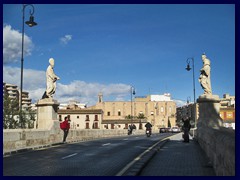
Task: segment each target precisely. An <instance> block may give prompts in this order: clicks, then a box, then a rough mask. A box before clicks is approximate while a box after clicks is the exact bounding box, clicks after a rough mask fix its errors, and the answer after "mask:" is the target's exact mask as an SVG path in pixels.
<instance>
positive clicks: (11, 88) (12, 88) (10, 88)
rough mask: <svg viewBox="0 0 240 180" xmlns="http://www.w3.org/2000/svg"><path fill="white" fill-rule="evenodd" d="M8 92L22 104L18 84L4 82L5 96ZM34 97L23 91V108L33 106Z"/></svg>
mask: <svg viewBox="0 0 240 180" xmlns="http://www.w3.org/2000/svg"><path fill="white" fill-rule="evenodd" d="M4 94H7V95H8V97H9V98H10V99H16V100H17V101H18V103H19V104H20V91H19V89H18V86H17V85H14V84H8V83H5V82H3V96H4ZM31 101H32V99H30V98H29V93H28V92H22V108H23V109H28V108H31V104H32V102H31Z"/></svg>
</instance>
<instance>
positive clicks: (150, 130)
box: [145, 122, 152, 136]
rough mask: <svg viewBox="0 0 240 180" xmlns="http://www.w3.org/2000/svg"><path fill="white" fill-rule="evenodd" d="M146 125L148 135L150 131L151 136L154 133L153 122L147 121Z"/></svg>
mask: <svg viewBox="0 0 240 180" xmlns="http://www.w3.org/2000/svg"><path fill="white" fill-rule="evenodd" d="M145 127H146V134H147V135H148V132H149V136H150V135H151V134H152V124H151V123H150V122H147V124H145Z"/></svg>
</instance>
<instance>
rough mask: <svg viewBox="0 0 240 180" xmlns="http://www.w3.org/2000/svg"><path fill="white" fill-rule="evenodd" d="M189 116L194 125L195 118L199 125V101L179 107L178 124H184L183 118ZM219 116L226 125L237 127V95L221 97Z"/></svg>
mask: <svg viewBox="0 0 240 180" xmlns="http://www.w3.org/2000/svg"><path fill="white" fill-rule="evenodd" d="M187 116H188V117H190V119H191V121H192V122H191V124H192V126H193V124H194V118H196V119H195V120H196V121H195V122H196V123H195V125H197V122H198V116H199V111H198V103H195V104H193V103H192V104H187V105H184V106H182V107H178V108H177V124H178V126H181V125H182V119H184V118H185V117H187ZM219 116H220V117H221V118H222V120H223V125H224V126H225V127H227V128H232V129H235V96H230V95H229V94H224V95H223V98H221V99H220V108H219Z"/></svg>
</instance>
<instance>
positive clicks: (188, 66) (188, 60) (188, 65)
mask: <svg viewBox="0 0 240 180" xmlns="http://www.w3.org/2000/svg"><path fill="white" fill-rule="evenodd" d="M190 59H191V60H192V69H193V97H194V104H195V76H194V58H188V59H187V67H186V70H187V71H190V70H191V68H190Z"/></svg>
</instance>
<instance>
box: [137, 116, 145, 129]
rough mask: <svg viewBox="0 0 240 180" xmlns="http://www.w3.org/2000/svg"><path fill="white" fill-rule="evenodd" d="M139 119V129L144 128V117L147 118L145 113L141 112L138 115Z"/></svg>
mask: <svg viewBox="0 0 240 180" xmlns="http://www.w3.org/2000/svg"><path fill="white" fill-rule="evenodd" d="M137 119H139V120H140V122H139V129H142V119H146V117H145V116H144V114H143V113H139V114H138V116H137Z"/></svg>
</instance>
